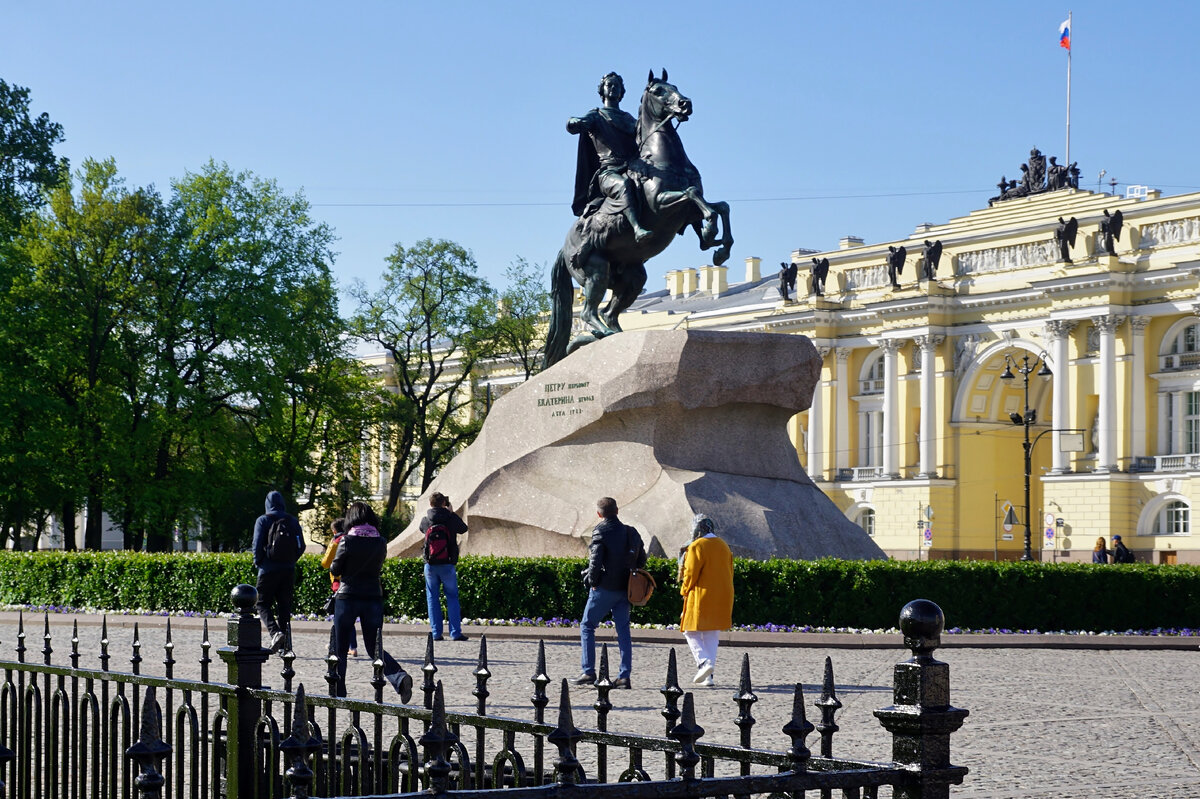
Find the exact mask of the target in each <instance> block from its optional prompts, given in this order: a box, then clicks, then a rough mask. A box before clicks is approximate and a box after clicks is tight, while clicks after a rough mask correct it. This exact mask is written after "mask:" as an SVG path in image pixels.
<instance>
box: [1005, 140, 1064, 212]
mask: <svg viewBox="0 0 1200 799" xmlns="http://www.w3.org/2000/svg"><path fill="white" fill-rule="evenodd" d="M996 188H998V189H1000V193H999V194H997V195H996V196H995V197H992V198H991V199H989V200H988V205H994V204H996V203H998V202H1000V201H1001V200H1015V199H1016V198H1018V197H1028V196H1029V195H1031V194H1042V193H1044V192H1048V191H1058V190H1059V189H1078V188H1079V162H1078V161H1072V162H1071V163H1070V164H1067V165H1063V164H1060V163H1058V158H1057V157H1056V156H1053V155H1052V156H1050V163H1046V156H1044V155H1042V151H1041V150H1039V149H1038V148H1036V147H1034V148H1033V149H1032V150H1030V151H1029V161H1028V162H1026V163H1024V164H1021V180H1020V181H1016V180H1009V179H1008V177H1007V176H1001V178H1000V182H999V183H997V184H996Z"/></svg>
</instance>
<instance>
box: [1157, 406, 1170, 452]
mask: <svg viewBox="0 0 1200 799" xmlns="http://www.w3.org/2000/svg"><path fill="white" fill-rule="evenodd" d="M1170 418H1171V395H1170V394H1168V393H1167V392H1166V391H1160V392H1158V449H1156V450H1155V452H1154V454H1155V455H1169V454H1170V453H1171V439H1170V437H1169V436H1168V435H1167V431H1168V430H1169V429H1170V425H1169V424H1168V423H1167V420H1168V419H1170Z"/></svg>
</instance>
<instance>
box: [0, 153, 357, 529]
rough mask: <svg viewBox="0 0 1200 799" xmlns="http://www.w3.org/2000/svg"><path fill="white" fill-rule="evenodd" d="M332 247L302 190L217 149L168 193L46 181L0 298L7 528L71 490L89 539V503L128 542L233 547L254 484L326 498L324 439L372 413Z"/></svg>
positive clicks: (54, 507)
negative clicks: (287, 190)
mask: <svg viewBox="0 0 1200 799" xmlns="http://www.w3.org/2000/svg"><path fill="white" fill-rule="evenodd" d="M332 242H333V235H332V232H331V231H330V230H329V229H328V227H327V226H325V225H323V224H319V223H316V222H314V221H313V220H312V219H311V217H310V215H309V207H308V203H307V202H306V201H305V200H304V199H303V197H301V196H299V195H296V196H289V195H285V194H284V193H282V192H280V191H279V189H278V187H277V186H275V184H274V183H273V182H271V181H267V180H262V179H260V178H257V177H255V176H254V175H252V174H249V173H235V172H233V171H231V170H230V169H229V168H228V167H226V166H224V165H219V164H215V163H210V164H208V165H206V166H205V167H204V168H203V169H201V170H200V171H199V172H197V173H194V174H191V173H189V174H186V175H185V176H184V177H183V178H182V179H180V180H178V181H175V182H174V183H173V184H172V190H171V195H170V197H169V198H168V199H166V200H164V199H163V198H162V197H160V196H159V195H158V193H157V192H155V191H154V190H153V189H150V188H137V189H128V188H126V187H125V186H124V183H123V181H122V180H121V178H120V177H119V176H118V174H117V171H116V166H115V164H114V163H112V162H111V161H104V162H96V161H90V160H89V161H86V162H85V163H84V164H83V166H82V167H81V169H80V170H79V172H78V173H77V175H76V176H75V180H74V181H73V182H70V183H67V184H65V185H62V186H60V187H58V188H56V189H54V190H53V191H52V192H51V193H50V195H49V203H48V205H47V206H46V208H45V210H42V211H38V212H36V213H34V214H33V215H32V216H31V217H30V218H29V219H27V220H26V221H25V223H24V224H23V227H22V229H21V232H20V233H19V235H18V236H17V237H16V239H14V251H13V252H14V258H13V259H10V274H11V275H12V276H13V277H12V280H11V282H10V283H9V285H8V286H7V287H6V289H5V290H4V291H2V292H0V310H4V311H6V312H7V313H5V315H4V318H3V320H0V342H2V343H5V344H9V345H11V349H10V348H7V347H6V348H4V349H5V352H4V353H3V354H2V355H0V358H3V359H4V365H5V367H6V368H5V369H4V371H3V372H0V422H2V421H9V420H12V421H13V422H14V424H13V425H12V427H8V426H6V431H7V432H5V433H0V469H2V470H3V472H2V473H0V520H2V521H3V523H4V524H5V525H6V526H5V529H7V530H13V529H19V528H20V527H21V526H23V525H24V524H26V523H28V522H29V521H30V520H31V519H32V520H36V519H37V518H38V514H39V513H41V514H45V513H48V512H53V513H55V514H61V518H62V519H63V520H64V522H67V521H68V520H70V519H73V518H74V508H75V506H76V505H77V504H78V503H84V504H85V506H86V508H87V511H88V513H87V530H86V532H85V541H86V546H87V547H88V548H98V547H99V545H100V534H101V526H100V525H101V522H102V520H103V518H104V517H105V514H107V516H108V517H109V518H110V520H111V521H114V522H116V523H117V524H118V526H119V527H120V528H121V529H122V530H123V531H124V534H125V543H126V546H129V547H131V548H135V549H142V548H145V549H148V550H161V549H166V548H168V547H169V546H170V545H171V543H172V537H173V536H174V535H175V534H176V531H181V532H183V533H185V534H192V535H196V534H198V533H199V532H200V531H201V530H203V534H204V537H205V538H207V539H209V540H210V542H214V543H216V544H217V545H219V546H233V547H238V548H242V547H244V546H245V545H246V544H248V543H249V529H250V525H251V524H252V522H253V520H254V518H255V517H256V516H257V515H258V514H259V513H261V508H262V497H263V495H264V494H265V492H266V491H267V490H269V489H271V488H276V489H278V490H280V491H282V492H284V493H285V495H287V496H289V497H291V498H292V499H293V500H294V501H296V507H298V508H305V507H315V506H316V505H318V504H319V503H321V502H322V501H323V500H324V499H327V497H325V496H324V495H325V494H328V491H327V490H324V491H322V490H321V489H318V488H317V487H318V486H327V485H329V484H330V482H331V480H330V474H331V465H330V463H331V461H330V460H329V459H330V457H331V456H330V455H329V453H331V452H332V451H334V450H335V449H336V447H337V446H338V445H339V443H341V442H344V441H357V440H358V439H359V437H360V436H361V430H362V429H363V428H364V427H365V425H367V424H368V421H367V419H366V414H368V413H369V412H373V410H374V408H375V407H376V403H375V402H374V401H373V400H372V397H374V396H375V392H374V390H373V388H372V386H371V384H370V382H369V381H368V380H367V378H366V377H365V375H364V374H363V373H362V371H361V369H360V368H359V367H358V362H357V360H356V359H355V358H354V357H353V352H352V351H351V342H350V340H349V339H348V337H347V336H346V328H345V324H344V322H343V320H342V319H341V318H340V317H339V315H338V313H337V298H336V287H335V285H334V283H333V280H332V277H331V274H330V263H331V261H332V252H331V250H330V247H331V245H332ZM14 264H15V265H16V266H15V267H14V266H13V265H14ZM9 367H11V368H9ZM18 420H19V421H20V422H22V423H16V422H17V421H18ZM15 431H22V432H15Z"/></svg>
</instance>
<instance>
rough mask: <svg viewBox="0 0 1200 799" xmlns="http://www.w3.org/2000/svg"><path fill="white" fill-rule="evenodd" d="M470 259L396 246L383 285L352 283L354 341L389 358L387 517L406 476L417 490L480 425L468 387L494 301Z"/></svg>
mask: <svg viewBox="0 0 1200 799" xmlns="http://www.w3.org/2000/svg"><path fill="white" fill-rule="evenodd" d="M477 272H478V267H477V265H476V263H475V259H474V257H473V256H472V255H471V253H470V252H468V251H467V250H465V249H463V248H462V247H460V246H459V245H457V244H455V243H453V242H450V241H445V240H437V241H435V240H432V239H423V240H421V241H419V242H417V243H416V244H415V245H414V246H413V247H411V248H405V247H404V246H402V245H400V244H397V245H396V249H395V251H394V252H393V253H392V254H391V255H390V256H388V258H387V266H386V270H385V272H384V274H383V281H382V282H383V286H382V288H381V289H379V291H377V292H370V291H368V290H367V289H366V288H365V286H363V284H362V283H361V282H360V283H357V284H355V286H354V287H353V288H352V289H351V292H350V293H351V296H352V297H353V298H354V299H355V300H356V301H357V302H358V309H357V311H356V313H355V315H354V316H353V317H352V319H351V327H352V329H353V331H354V334H355V335H357V336H358V337H359V338H361V339H362V340H363V341H366V342H369V343H371V344H374V345H377V346H379V347H381V348H382V349H383V350H384V352H386V353H387V354H388V355H389V356H390V358H391V361H392V363H391V368H392V374H391V375H389V376H387V379H388V380H389V381H390V380H394V385H391V386H389V388H391V389H392V390H393V392H394V395H395V396H394V399H393V400H392V401H391V402H390V403H389V404H388V405H387V406H386V407H385V409H384V419H385V421H386V422H387V423H388V424H387V425H386V428H385V429H386V430H387V437H388V443H389V444H390V449H391V451H392V452H393V453H395V463H394V464H393V465H392V468H391V480H390V484H389V488H388V494H387V500H386V503H385V507H384V512H385V514H386V515H389V516H390V515H393V514H394V513H395V510H396V505H397V503H398V502H399V500H400V495H401V490H402V488H403V486H404V485H405V483H406V482H408V480H409V477H410V475H412V474H414V473H416V474H419V475H420V476H421V480H420V483H421V490H424V489H425V488H427V487H428V486H429V483H430V482H431V481H432V480H433V477H434V475H435V474H436V473H437V471H438V469H440V468H441V467H442V466H443V465H445V464H446V463H447V462H448V461H449V460H450V458H451V457H453V455H454V454H455V453H456V452H458V451H459V450H460V449H462V447H464V446H466V445H467V444H469V443H470V442H471V441H472V440H474V438H475V435H476V434H477V433H478V432H479V426H480V424H481V423H482V419H481V416H482V413H481V410H482V409H481V408H479V407H478V403H477V399H476V397H475V393H474V391H473V386H472V383H471V381H472V376H473V375H472V373H473V370H474V368H475V365H476V364H477V363H478V362H479V360H480V359H481V358H485V357H488V356H490V355H492V354H493V353H494V352H495V351H496V337H495V317H496V312H495V309H496V297H495V293H494V292H493V291H492V289H491V288H490V287H489V286H488V284H487V282H486V281H485V280H483V278H481V277H479V276H478V274H477Z"/></svg>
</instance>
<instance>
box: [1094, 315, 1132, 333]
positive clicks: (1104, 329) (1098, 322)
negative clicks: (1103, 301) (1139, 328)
mask: <svg viewBox="0 0 1200 799" xmlns="http://www.w3.org/2000/svg"><path fill="white" fill-rule="evenodd" d="M1124 321H1125V317H1124V316H1118V315H1117V314H1105V315H1104V316H1093V317H1092V324H1093V325H1095V326H1096V329H1097V330H1099V331H1100V332H1101V333H1115V332H1116V330H1117V328H1118V327H1120V326H1121V323H1122V322H1124Z"/></svg>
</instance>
